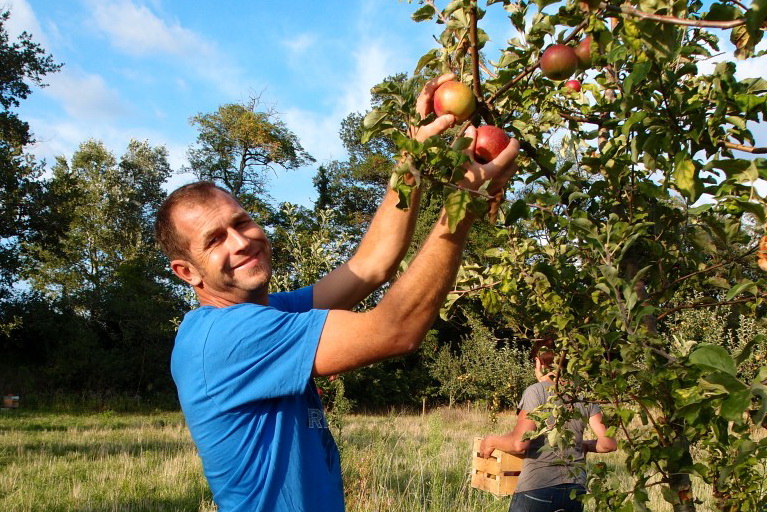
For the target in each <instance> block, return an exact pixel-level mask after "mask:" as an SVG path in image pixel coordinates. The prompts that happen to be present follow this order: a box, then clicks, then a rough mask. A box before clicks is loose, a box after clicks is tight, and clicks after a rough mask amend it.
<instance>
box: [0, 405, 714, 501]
mask: <svg viewBox="0 0 767 512" xmlns="http://www.w3.org/2000/svg"><path fill="white" fill-rule="evenodd" d="M513 421H514V420H513V417H512V416H501V417H500V418H499V422H498V424H497V425H492V424H490V422H489V421H488V417H487V415H486V414H482V413H480V412H476V411H469V410H467V409H450V410H448V409H439V410H435V411H433V412H431V413H429V414H427V415H425V416H420V415H406V414H394V413H393V414H389V415H379V416H370V415H366V416H347V417H345V418H343V420H342V421H341V424H340V430H339V431H338V432H336V437H337V440H338V442H339V446H340V449H341V457H342V466H343V472H344V480H345V485H346V492H347V498H346V499H347V510H348V511H349V512H373V511H376V512H378V511H381V512H383V511H387V512H388V511H390V512H416V511H418V512H431V511H434V512H437V511H439V512H445V511H457V512H463V511H465V512H469V511H472V512H479V511H482V512H504V511H506V510H507V509H508V503H509V498H496V497H495V496H493V495H491V494H489V493H486V492H481V491H478V490H476V489H472V488H471V487H470V485H469V470H470V466H471V463H470V450H471V440H472V438H473V437H474V436H477V435H483V434H487V433H491V432H503V431H505V430H507V429H510V428H511V426H512V424H513ZM597 457H599V460H601V461H604V462H606V463H607V464H609V465H611V466H612V467H614V468H615V471H614V474H615V478H618V479H625V480H626V481H628V476H627V475H626V474H625V471H624V470H622V464H621V456H620V455H618V454H608V455H600V456H597ZM709 494H710V490H709V489H706V488H705V487H702V486H699V487H698V489H697V495H698V496H700V497H703V498H705V496H706V495H709ZM651 509H652V510H653V511H666V510H669V511H670V510H671V508H670V507H669V506H666V504H665V503H664V502H663V501H662V500H661V499H660V498H659V497H658V496H654V497H653V501H652V503H651ZM214 510H215V506H214V505H213V504H212V502H211V496H210V491H209V490H208V488H207V484H206V483H205V480H204V478H203V476H202V470H201V465H200V461H199V459H198V458H197V455H196V453H195V449H194V446H193V444H192V442H191V440H190V438H189V434H188V432H187V430H186V428H185V426H184V421H183V418H182V416H181V414H180V413H165V412H162V413H160V412H158V413H154V414H117V413H113V412H110V411H107V412H102V413H93V414H76V413H36V412H29V411H24V410H21V409H20V410H4V411H2V412H1V413H0V511H3V512H24V511H41V512H63V511H87V512H106V511H146V512H164V511H168V512H170V511H199V512H208V511H214ZM699 510H701V511H704V512H705V511H707V510H710V508H709V507H708V506H706V505H704V506H702V507H700V508H699Z"/></svg>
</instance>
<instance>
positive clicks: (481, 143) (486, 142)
mask: <svg viewBox="0 0 767 512" xmlns="http://www.w3.org/2000/svg"><path fill="white" fill-rule="evenodd" d="M475 140H476V144H475V145H474V160H476V161H477V162H479V163H481V164H486V163H488V162H490V161H492V160H493V159H494V158H495V157H497V156H498V155H499V154H500V153H501V151H503V150H504V149H506V146H508V145H509V140H510V139H509V136H508V135H506V132H505V131H503V130H501V129H500V128H498V127H497V126H491V125H482V126H480V127H479V128H477V134H476V136H475Z"/></svg>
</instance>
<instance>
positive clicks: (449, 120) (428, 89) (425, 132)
mask: <svg viewBox="0 0 767 512" xmlns="http://www.w3.org/2000/svg"><path fill="white" fill-rule="evenodd" d="M453 79H455V75H454V74H452V73H447V74H445V75H441V76H438V77H437V78H432V79H431V80H429V81H428V82H426V85H424V86H423V89H422V90H421V94H419V95H418V100H417V101H416V104H415V108H416V112H418V115H419V116H421V119H422V120H423V119H426V116H428V115H429V114H431V113H432V112H433V111H434V91H436V90H437V88H438V87H439V86H440V85H442V84H444V83H445V82H449V81H450V80H453ZM454 124H455V116H454V115H453V114H445V115H443V116H440V117H438V118H437V119H435V120H434V121H432V122H431V123H429V124H426V125H423V126H411V127H410V128H409V133H410V137H412V138H413V139H415V140H417V141H418V142H423V141H425V140H426V139H428V138H429V137H431V136H432V135H439V134H440V133H442V132H444V131H445V130H447V129H448V128H450V127H451V126H453V125H454Z"/></svg>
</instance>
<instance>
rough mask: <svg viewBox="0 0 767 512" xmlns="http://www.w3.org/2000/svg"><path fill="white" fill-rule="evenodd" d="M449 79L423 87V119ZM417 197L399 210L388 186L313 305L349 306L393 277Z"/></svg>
mask: <svg viewBox="0 0 767 512" xmlns="http://www.w3.org/2000/svg"><path fill="white" fill-rule="evenodd" d="M452 78H453V75H452V74H447V75H442V76H440V77H438V78H435V79H433V80H430V81H429V82H428V83H427V84H426V85H425V86H424V88H423V91H422V92H421V94H420V95H419V97H418V102H417V105H416V109H417V111H418V113H419V114H420V116H421V118H422V119H424V118H425V117H426V116H427V115H428V114H429V113H430V108H431V104H432V96H433V93H434V91H435V90H436V89H437V87H439V86H440V85H442V84H443V83H444V82H446V81H449V80H451V79H452ZM454 123H455V116H453V115H452V114H446V115H443V116H440V117H438V118H437V119H436V120H434V121H433V122H432V123H429V124H428V125H425V126H422V127H420V128H411V136H412V137H413V138H415V139H416V140H418V141H419V142H423V141H424V140H426V139H427V138H429V137H430V136H432V135H437V134H439V133H442V132H443V131H445V130H446V129H448V128H449V127H451V126H452V125H453V124H454ZM419 199H420V189H416V190H414V192H413V200H412V203H411V206H410V208H409V209H408V210H402V209H400V208H397V203H398V202H399V197H398V194H397V192H396V191H394V190H391V188H390V187H387V191H386V195H385V196H384V198H383V201H382V202H381V205H380V206H379V208H378V211H377V212H376V214H375V216H374V217H373V220H372V221H371V223H370V227H369V228H368V230H367V232H366V233H365V236H364V237H363V238H362V241H361V242H360V245H359V247H358V248H357V251H356V252H355V253H354V256H352V258H351V259H350V260H349V261H348V262H346V263H344V264H343V265H341V266H340V267H338V268H336V269H335V270H333V271H332V272H330V273H329V274H328V275H326V276H325V277H323V278H322V279H321V280H320V281H318V282H317V284H315V285H314V303H313V305H314V307H315V308H318V309H351V308H353V307H354V306H356V305H357V304H359V303H360V302H361V301H362V300H363V299H365V297H367V296H368V295H370V294H371V293H372V292H373V291H375V290H376V289H377V288H379V287H380V286H381V285H383V284H384V283H386V282H387V281H388V280H389V279H391V278H392V277H393V276H394V273H395V272H396V271H397V268H398V267H399V264H400V261H402V258H404V257H405V254H406V253H407V250H408V247H410V242H411V240H412V238H413V230H414V229H415V223H416V219H417V217H418V206H419Z"/></svg>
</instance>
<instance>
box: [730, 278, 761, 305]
mask: <svg viewBox="0 0 767 512" xmlns="http://www.w3.org/2000/svg"><path fill="white" fill-rule="evenodd" d="M758 292H759V289H758V288H757V286H756V283H754V282H753V281H751V280H749V279H744V280H743V281H741V282H739V283H738V284H736V285H735V286H733V287H732V288H730V291H729V292H727V296H726V297H725V299H724V300H730V299H732V298H733V297H737V296H738V295H740V294H741V293H750V294H751V295H756V294H757V293H758Z"/></svg>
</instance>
